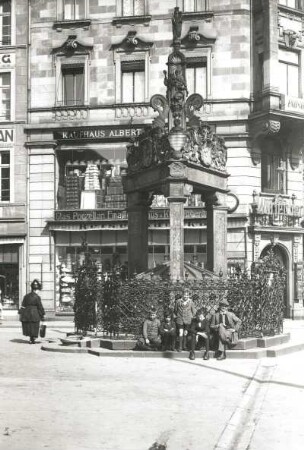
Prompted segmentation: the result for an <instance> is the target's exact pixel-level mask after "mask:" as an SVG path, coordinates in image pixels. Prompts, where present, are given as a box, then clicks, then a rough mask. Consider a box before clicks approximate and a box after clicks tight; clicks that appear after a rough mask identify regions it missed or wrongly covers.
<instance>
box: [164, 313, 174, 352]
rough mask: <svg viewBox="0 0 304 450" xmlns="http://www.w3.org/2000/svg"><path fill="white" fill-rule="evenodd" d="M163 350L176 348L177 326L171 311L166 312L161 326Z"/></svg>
mask: <svg viewBox="0 0 304 450" xmlns="http://www.w3.org/2000/svg"><path fill="white" fill-rule="evenodd" d="M160 334H161V337H162V350H163V351H165V350H172V351H174V350H175V339H176V326H175V323H174V321H173V320H172V314H171V312H170V311H167V312H166V313H165V321H164V322H163V323H162V324H161V326H160Z"/></svg>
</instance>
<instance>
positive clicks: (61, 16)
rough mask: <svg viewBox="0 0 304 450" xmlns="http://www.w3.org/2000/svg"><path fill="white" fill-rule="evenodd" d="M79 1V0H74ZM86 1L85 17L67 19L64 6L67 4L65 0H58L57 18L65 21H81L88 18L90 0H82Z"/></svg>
mask: <svg viewBox="0 0 304 450" xmlns="http://www.w3.org/2000/svg"><path fill="white" fill-rule="evenodd" d="M74 1H77V0H74ZM82 2H84V17H79V18H77V19H76V18H75V17H74V18H71V19H66V18H65V16H64V6H65V0H57V2H56V3H57V20H60V21H63V22H81V21H83V20H86V19H88V16H89V3H88V0H82Z"/></svg>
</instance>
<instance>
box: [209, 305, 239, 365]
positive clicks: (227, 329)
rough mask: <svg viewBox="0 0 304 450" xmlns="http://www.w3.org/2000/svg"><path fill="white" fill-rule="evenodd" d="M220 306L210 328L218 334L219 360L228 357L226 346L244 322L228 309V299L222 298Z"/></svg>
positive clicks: (212, 318)
mask: <svg viewBox="0 0 304 450" xmlns="http://www.w3.org/2000/svg"><path fill="white" fill-rule="evenodd" d="M219 306H220V309H219V311H218V312H216V313H215V314H213V316H212V317H211V324H210V328H211V330H214V331H215V332H216V333H217V335H218V341H219V343H218V352H219V354H218V357H217V360H219V361H221V360H222V359H225V358H226V346H227V344H228V345H229V344H231V343H232V338H233V334H234V333H237V332H238V330H239V329H240V326H241V323H242V322H241V319H239V318H238V317H237V316H236V315H235V314H234V313H233V312H231V311H228V306H229V303H228V301H227V300H226V299H223V300H221V301H220V305H219ZM234 343H236V342H234Z"/></svg>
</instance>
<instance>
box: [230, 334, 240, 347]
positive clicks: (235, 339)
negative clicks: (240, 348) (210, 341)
mask: <svg viewBox="0 0 304 450" xmlns="http://www.w3.org/2000/svg"><path fill="white" fill-rule="evenodd" d="M238 342H239V335H238V332H237V331H233V333H231V341H230V344H231V345H236V344H237V343H238Z"/></svg>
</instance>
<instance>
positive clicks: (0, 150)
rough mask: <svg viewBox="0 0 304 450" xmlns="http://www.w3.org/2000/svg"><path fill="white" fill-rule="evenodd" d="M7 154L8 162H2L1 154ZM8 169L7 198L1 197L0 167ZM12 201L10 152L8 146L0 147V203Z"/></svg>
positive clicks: (0, 175)
mask: <svg viewBox="0 0 304 450" xmlns="http://www.w3.org/2000/svg"><path fill="white" fill-rule="evenodd" d="M3 153H8V154H9V158H10V161H9V164H2V154H3ZM7 168H8V169H9V178H8V179H9V198H8V200H3V199H2V169H7ZM11 202H12V152H11V149H9V148H1V149H0V203H11Z"/></svg>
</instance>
